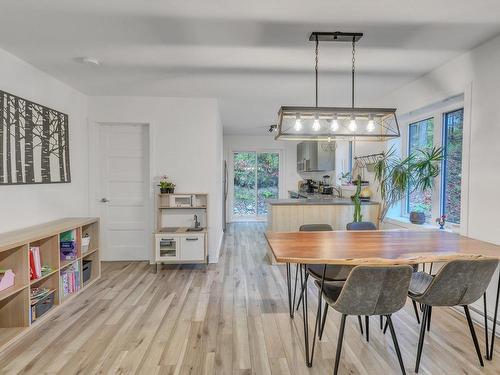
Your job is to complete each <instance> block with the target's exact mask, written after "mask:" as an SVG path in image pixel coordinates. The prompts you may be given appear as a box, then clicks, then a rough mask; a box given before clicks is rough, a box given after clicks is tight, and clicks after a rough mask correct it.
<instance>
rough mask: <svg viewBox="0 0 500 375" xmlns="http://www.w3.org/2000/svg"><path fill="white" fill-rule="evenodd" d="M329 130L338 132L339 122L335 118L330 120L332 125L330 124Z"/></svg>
mask: <svg viewBox="0 0 500 375" xmlns="http://www.w3.org/2000/svg"><path fill="white" fill-rule="evenodd" d="M330 130H331V131H332V132H335V131H337V130H339V121H338V120H337V117H336V116H335V117H334V118H333V119H332V123H331V124H330Z"/></svg>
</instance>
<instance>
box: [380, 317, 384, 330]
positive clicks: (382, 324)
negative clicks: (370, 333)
mask: <svg viewBox="0 0 500 375" xmlns="http://www.w3.org/2000/svg"><path fill="white" fill-rule="evenodd" d="M380 329H381V330H382V329H384V318H383V316H382V315H380Z"/></svg>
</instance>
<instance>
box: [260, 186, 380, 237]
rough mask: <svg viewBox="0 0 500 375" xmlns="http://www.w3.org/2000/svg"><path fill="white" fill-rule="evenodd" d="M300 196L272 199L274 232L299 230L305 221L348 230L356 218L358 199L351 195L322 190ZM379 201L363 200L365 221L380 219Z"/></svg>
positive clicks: (270, 214) (270, 225)
mask: <svg viewBox="0 0 500 375" xmlns="http://www.w3.org/2000/svg"><path fill="white" fill-rule="evenodd" d="M306 196H307V198H304V197H303V196H300V197H299V198H298V199H293V198H291V199H269V200H268V201H267V204H268V216H267V230H268V231H271V232H293V231H298V230H299V228H300V226H301V225H303V224H330V225H331V226H332V227H333V229H335V230H345V229H346V225H347V224H348V223H350V222H352V219H353V215H354V203H353V202H352V201H351V199H350V198H337V197H332V196H324V195H320V194H313V195H306ZM379 209H380V205H379V203H378V202H371V201H369V202H362V203H361V214H362V215H363V221H371V222H373V223H375V224H376V225H377V224H378V223H377V221H378V220H377V218H378V214H379Z"/></svg>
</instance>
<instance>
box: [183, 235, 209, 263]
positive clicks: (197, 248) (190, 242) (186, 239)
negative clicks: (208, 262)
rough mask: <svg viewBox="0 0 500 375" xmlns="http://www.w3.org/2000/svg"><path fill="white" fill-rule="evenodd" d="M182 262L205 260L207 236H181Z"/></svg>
mask: <svg viewBox="0 0 500 375" xmlns="http://www.w3.org/2000/svg"><path fill="white" fill-rule="evenodd" d="M180 238H181V260H185V261H203V260H205V235H204V234H188V235H184V236H181V237H180Z"/></svg>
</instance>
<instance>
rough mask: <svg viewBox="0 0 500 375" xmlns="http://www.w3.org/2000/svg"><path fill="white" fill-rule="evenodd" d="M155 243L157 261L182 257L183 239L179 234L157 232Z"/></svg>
mask: <svg viewBox="0 0 500 375" xmlns="http://www.w3.org/2000/svg"><path fill="white" fill-rule="evenodd" d="M155 243H156V245H155V249H156V251H155V260H156V261H157V262H161V261H167V262H168V261H172V260H179V259H180V245H181V240H180V237H179V236H174V235H171V234H169V233H165V234H156V235H155Z"/></svg>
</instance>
